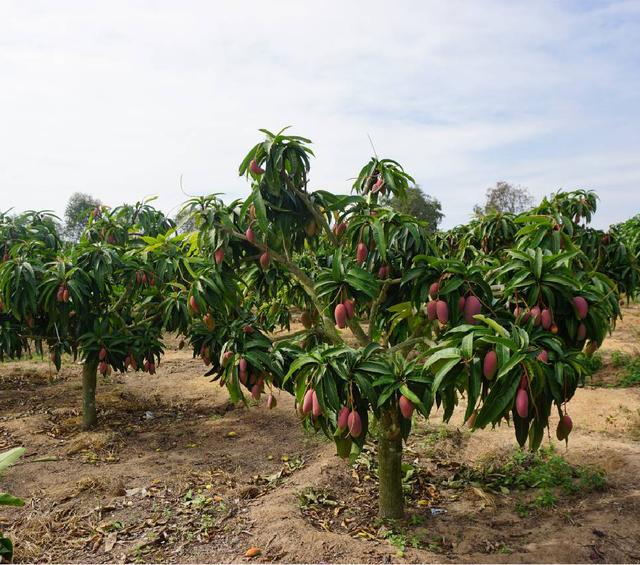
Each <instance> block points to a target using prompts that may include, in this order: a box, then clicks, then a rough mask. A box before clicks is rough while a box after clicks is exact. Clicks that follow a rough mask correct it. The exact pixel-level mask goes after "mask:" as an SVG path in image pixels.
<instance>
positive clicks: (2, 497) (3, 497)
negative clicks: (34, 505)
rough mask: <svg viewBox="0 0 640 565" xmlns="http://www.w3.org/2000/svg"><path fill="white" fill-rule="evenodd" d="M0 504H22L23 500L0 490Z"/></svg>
mask: <svg viewBox="0 0 640 565" xmlns="http://www.w3.org/2000/svg"><path fill="white" fill-rule="evenodd" d="M0 506H24V500H22V499H21V498H17V497H15V496H11V495H10V494H7V493H6V492H0Z"/></svg>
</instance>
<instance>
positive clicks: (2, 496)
mask: <svg viewBox="0 0 640 565" xmlns="http://www.w3.org/2000/svg"><path fill="white" fill-rule="evenodd" d="M24 452H25V449H24V447H14V448H13V449H10V450H9V451H5V452H4V453H0V476H1V475H2V473H4V471H6V470H7V468H8V467H9V466H10V465H13V464H14V463H15V462H16V461H17V460H18V459H19V458H20V457H21V456H22V454H23V453H24ZM23 505H24V500H22V499H20V498H16V497H15V496H12V495H10V494H8V493H6V492H0V506H23ZM12 559H13V542H12V541H11V540H10V539H9V538H6V537H4V536H3V535H2V532H1V531H0V562H2V563H4V562H7V563H10V562H11V560H12Z"/></svg>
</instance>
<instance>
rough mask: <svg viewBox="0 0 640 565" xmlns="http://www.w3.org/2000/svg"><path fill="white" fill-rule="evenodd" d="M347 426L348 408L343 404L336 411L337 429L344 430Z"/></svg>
mask: <svg viewBox="0 0 640 565" xmlns="http://www.w3.org/2000/svg"><path fill="white" fill-rule="evenodd" d="M348 426H349V408H347V407H346V406H343V407H342V408H341V409H340V412H338V429H340V430H346V429H347V427H348Z"/></svg>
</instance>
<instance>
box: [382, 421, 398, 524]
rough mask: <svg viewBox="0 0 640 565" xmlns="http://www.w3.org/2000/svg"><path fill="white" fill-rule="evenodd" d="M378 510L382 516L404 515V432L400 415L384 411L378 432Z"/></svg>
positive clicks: (396, 516) (391, 517)
mask: <svg viewBox="0 0 640 565" xmlns="http://www.w3.org/2000/svg"><path fill="white" fill-rule="evenodd" d="M378 481H379V485H380V493H379V496H378V512H379V514H380V518H384V519H393V520H396V519H400V518H402V517H403V516H404V493H403V491H402V434H401V433H400V426H399V424H398V415H397V414H396V413H395V412H394V411H387V412H385V413H383V415H382V418H381V419H380V422H379V433H378Z"/></svg>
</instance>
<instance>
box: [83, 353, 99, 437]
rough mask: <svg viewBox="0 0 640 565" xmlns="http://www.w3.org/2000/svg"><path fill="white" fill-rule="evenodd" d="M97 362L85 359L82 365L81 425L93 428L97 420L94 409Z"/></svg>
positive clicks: (86, 428) (85, 427)
mask: <svg viewBox="0 0 640 565" xmlns="http://www.w3.org/2000/svg"><path fill="white" fill-rule="evenodd" d="M97 373H98V364H97V363H96V362H95V361H85V362H84V365H83V366H82V427H83V428H84V429H85V430H88V429H90V428H93V427H94V426H95V425H96V423H97V422H98V415H97V411H96V381H97Z"/></svg>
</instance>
